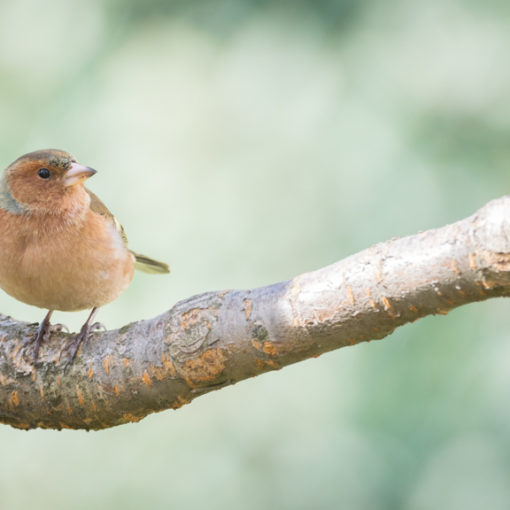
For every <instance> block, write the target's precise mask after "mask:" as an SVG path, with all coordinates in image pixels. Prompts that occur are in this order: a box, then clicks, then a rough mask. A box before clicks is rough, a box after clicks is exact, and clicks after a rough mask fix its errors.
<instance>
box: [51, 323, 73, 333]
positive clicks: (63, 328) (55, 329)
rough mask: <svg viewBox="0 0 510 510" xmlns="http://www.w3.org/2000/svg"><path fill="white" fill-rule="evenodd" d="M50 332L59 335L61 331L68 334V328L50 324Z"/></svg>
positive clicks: (62, 325)
mask: <svg viewBox="0 0 510 510" xmlns="http://www.w3.org/2000/svg"><path fill="white" fill-rule="evenodd" d="M50 329H51V332H52V333H53V332H55V333H60V332H61V331H65V332H66V333H70V331H69V328H68V327H67V326H66V325H65V324H60V323H59V324H51V325H50Z"/></svg>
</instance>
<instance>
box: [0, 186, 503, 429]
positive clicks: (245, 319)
mask: <svg viewBox="0 0 510 510" xmlns="http://www.w3.org/2000/svg"><path fill="white" fill-rule="evenodd" d="M509 294H510V196H506V197H503V198H500V199H498V200H494V201H492V202H490V203H488V204H487V205H486V206H484V207H483V208H482V209H480V210H479V211H478V212H477V213H475V214H474V215H473V216H470V217H469V218H466V219H464V220H461V221H459V222H457V223H453V224H451V225H446V226H445V227H442V228H439V229H434V230H429V231H426V232H422V233H419V234H416V235H412V236H408V237H404V238H401V239H392V240H390V241H387V242H384V243H380V244H377V245H375V246H372V247H371V248H369V249H367V250H365V251H362V252H360V253H357V254H355V255H352V256H350V257H348V258H346V259H344V260H341V261H340V262H337V263H335V264H332V265H330V266H327V267H325V268H322V269H319V270H317V271H313V272H310V273H305V274H302V275H300V276H297V277H295V278H293V279H292V280H290V281H286V282H281V283H275V284H273V285H268V286H266V287H261V288H258V289H253V290H224V291H220V292H208V293H205V294H201V295H198V296H194V297H191V298H189V299H186V300H183V301H181V302H179V303H177V304H176V305H175V306H174V307H173V308H172V309H171V310H169V311H168V312H165V313H163V314H162V315H159V316H158V317H154V318H153V319H150V320H145V321H139V322H134V323H131V324H128V325H127V326H124V327H123V328H120V329H118V330H112V331H106V332H100V333H98V332H96V333H93V334H92V335H91V338H90V339H89V341H88V342H87V343H86V344H85V345H83V346H82V347H81V349H80V352H79V353H78V356H77V358H76V360H75V361H74V363H73V364H71V365H70V366H69V367H68V368H67V369H65V365H66V362H67V359H68V356H69V346H70V345H71V343H72V340H73V336H72V335H70V334H67V333H63V332H52V334H51V336H50V338H48V339H46V340H45V341H44V342H43V344H42V346H41V349H40V353H39V359H38V361H37V362H36V363H34V362H33V356H32V354H33V345H32V344H31V343H30V339H31V338H33V337H34V335H35V333H36V329H37V326H36V325H34V324H27V323H22V322H18V321H16V320H14V319H12V318H10V317H6V316H2V315H0V421H1V422H3V423H6V424H9V425H12V426H14V427H18V428H24V429H30V428H34V427H42V428H54V429H61V428H73V429H102V428H107V427H112V426H114V425H120V424H122V423H127V422H133V421H138V420H140V419H142V418H143V417H145V416H146V415H148V414H149V413H153V412H156V411H161V410H164V409H169V408H173V409H177V408H179V407H181V406H182V405H183V404H187V403H189V402H191V401H192V400H193V399H194V398H196V397H198V396H200V395H203V394H204V393H207V392H209V391H212V390H216V389H219V388H221V387H224V386H227V385H230V384H234V383H236V382H238V381H241V380H243V379H246V378H248V377H252V376H256V375H260V374H262V373H264V372H267V371H269V370H278V369H280V368H282V367H284V366H286V365H289V364H291V363H295V362H297V361H301V360H303V359H306V358H310V357H317V356H319V355H320V354H322V353H324V352H327V351H330V350H332V349H337V348H339V347H344V346H347V345H354V344H357V343H359V342H363V341H369V340H373V339H380V338H383V337H385V336H387V335H389V334H390V333H391V332H392V331H393V330H394V329H395V328H397V327H398V326H401V325H402V324H405V323H407V322H413V321H415V320H416V319H419V318H420V317H424V316H426V315H430V314H446V313H448V312H449V311H450V310H452V309H453V308H456V307H457V306H460V305H463V304H466V303H471V302H473V301H482V300H485V299H488V298H491V297H498V296H508V295H509Z"/></svg>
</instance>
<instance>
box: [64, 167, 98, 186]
mask: <svg viewBox="0 0 510 510" xmlns="http://www.w3.org/2000/svg"><path fill="white" fill-rule="evenodd" d="M95 173H97V172H96V170H94V169H93V168H89V167H88V166H83V165H80V164H79V163H71V166H70V167H69V170H68V171H67V172H66V173H65V174H64V186H74V185H75V184H78V183H80V182H83V181H84V180H85V179H88V178H89V177H92V176H93V175H94V174H95Z"/></svg>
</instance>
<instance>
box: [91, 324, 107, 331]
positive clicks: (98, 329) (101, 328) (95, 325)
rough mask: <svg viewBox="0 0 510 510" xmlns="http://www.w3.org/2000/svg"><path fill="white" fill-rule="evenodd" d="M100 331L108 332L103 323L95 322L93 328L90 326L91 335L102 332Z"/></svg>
mask: <svg viewBox="0 0 510 510" xmlns="http://www.w3.org/2000/svg"><path fill="white" fill-rule="evenodd" d="M100 330H103V331H106V330H107V329H106V326H105V325H104V324H103V323H102V322H94V324H92V326H90V330H89V331H90V333H93V332H94V331H100Z"/></svg>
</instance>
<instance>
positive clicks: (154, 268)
mask: <svg viewBox="0 0 510 510" xmlns="http://www.w3.org/2000/svg"><path fill="white" fill-rule="evenodd" d="M131 253H132V254H133V255H134V256H135V269H138V270H139V271H143V272H144V273H150V274H158V273H169V272H170V268H169V267H168V264H165V263H164V262H159V261H158V260H154V259H151V258H149V257H147V256H146V255H141V254H140V253H135V252H134V251H132V252H131Z"/></svg>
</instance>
